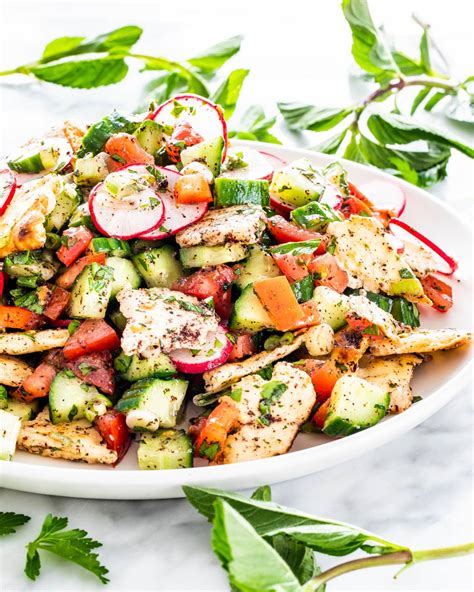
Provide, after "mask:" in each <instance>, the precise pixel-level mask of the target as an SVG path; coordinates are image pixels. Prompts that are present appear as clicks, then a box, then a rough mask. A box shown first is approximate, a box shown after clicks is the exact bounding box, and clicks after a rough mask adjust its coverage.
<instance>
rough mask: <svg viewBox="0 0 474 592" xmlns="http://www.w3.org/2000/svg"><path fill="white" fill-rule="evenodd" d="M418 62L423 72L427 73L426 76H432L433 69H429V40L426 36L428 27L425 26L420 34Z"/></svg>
mask: <svg viewBox="0 0 474 592" xmlns="http://www.w3.org/2000/svg"><path fill="white" fill-rule="evenodd" d="M420 63H421V65H422V66H423V70H424V73H425V74H428V76H432V75H433V70H432V69H431V56H430V40H429V36H428V27H425V28H424V29H423V33H422V35H421V40H420Z"/></svg>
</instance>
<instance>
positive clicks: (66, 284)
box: [56, 253, 105, 290]
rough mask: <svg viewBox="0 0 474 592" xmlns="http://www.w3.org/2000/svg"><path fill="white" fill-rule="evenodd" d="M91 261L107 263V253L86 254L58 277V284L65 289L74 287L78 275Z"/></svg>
mask: <svg viewBox="0 0 474 592" xmlns="http://www.w3.org/2000/svg"><path fill="white" fill-rule="evenodd" d="M91 263H100V264H101V265H105V253H98V254H97V255H86V256H85V257H81V258H80V259H78V260H77V261H75V262H74V263H73V264H72V265H71V266H70V267H69V268H68V269H66V271H65V272H64V273H62V274H61V275H59V276H58V277H57V278H56V285H57V286H59V287H60V288H63V289H64V290H69V289H70V288H72V285H73V283H74V282H75V280H76V278H77V276H78V275H79V274H80V273H81V271H82V270H83V269H84V267H85V266H86V265H90V264H91Z"/></svg>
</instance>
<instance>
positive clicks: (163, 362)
mask: <svg viewBox="0 0 474 592" xmlns="http://www.w3.org/2000/svg"><path fill="white" fill-rule="evenodd" d="M114 368H115V370H116V371H117V372H118V373H119V374H120V377H121V378H123V379H124V380H127V381H128V382H135V381H137V380H143V379H144V378H171V377H173V376H175V375H176V373H177V372H176V368H175V367H174V364H173V362H172V361H171V360H170V358H169V357H168V356H167V355H166V354H159V355H158V356H153V357H150V358H140V357H139V356H138V355H137V354H134V355H133V356H127V355H126V354H125V353H123V352H122V353H120V354H119V355H118V356H117V357H116V358H115V361H114Z"/></svg>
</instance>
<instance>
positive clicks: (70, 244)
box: [56, 226, 94, 267]
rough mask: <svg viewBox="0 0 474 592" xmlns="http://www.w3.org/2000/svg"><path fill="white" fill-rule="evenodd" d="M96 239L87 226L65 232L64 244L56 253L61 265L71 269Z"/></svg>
mask: <svg viewBox="0 0 474 592" xmlns="http://www.w3.org/2000/svg"><path fill="white" fill-rule="evenodd" d="M93 238H94V235H93V234H92V232H91V231H90V230H89V229H88V228H86V227H85V226H77V228H68V229H67V230H65V231H64V232H63V241H64V242H65V243H66V244H62V245H61V246H60V247H59V249H58V250H57V251H56V255H57V257H58V259H59V260H60V261H61V263H64V265H66V267H69V265H71V263H73V262H74V261H75V260H76V259H77V258H78V257H79V256H80V255H82V253H84V251H85V250H86V249H87V247H88V246H89V243H90V242H91V240H92V239H93Z"/></svg>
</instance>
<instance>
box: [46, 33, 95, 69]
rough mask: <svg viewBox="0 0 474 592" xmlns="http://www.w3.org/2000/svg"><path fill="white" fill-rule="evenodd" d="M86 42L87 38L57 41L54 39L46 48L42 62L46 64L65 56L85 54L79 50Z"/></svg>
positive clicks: (60, 38) (59, 38)
mask: <svg viewBox="0 0 474 592" xmlns="http://www.w3.org/2000/svg"><path fill="white" fill-rule="evenodd" d="M84 40H85V37H58V38H57V39H53V40H52V41H50V42H49V43H48V44H47V45H46V47H45V48H44V50H43V55H42V56H41V61H42V62H43V63H46V62H50V61H52V60H59V59H60V58H63V57H65V56H70V55H76V54H77V53H83V52H81V51H78V50H79V47H80V45H81V43H82V42H83V41H84Z"/></svg>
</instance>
